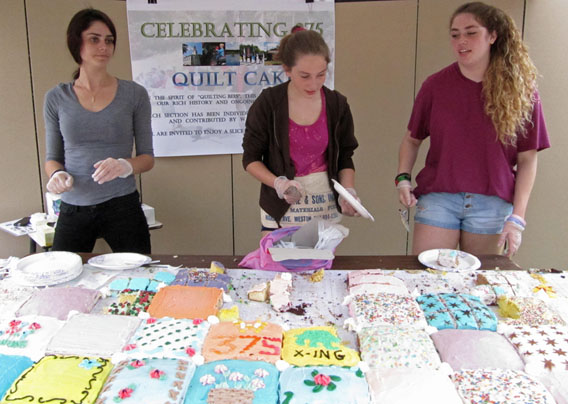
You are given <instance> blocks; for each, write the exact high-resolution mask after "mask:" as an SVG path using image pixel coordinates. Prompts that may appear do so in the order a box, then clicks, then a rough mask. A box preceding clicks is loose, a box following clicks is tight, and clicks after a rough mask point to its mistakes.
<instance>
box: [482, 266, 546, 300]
mask: <svg viewBox="0 0 568 404" xmlns="http://www.w3.org/2000/svg"><path fill="white" fill-rule="evenodd" d="M475 283H476V289H475V292H473V293H472V294H475V295H476V296H480V297H482V300H483V302H484V303H485V304H496V303H497V298H498V297H499V296H507V297H517V296H519V297H530V296H533V294H534V288H535V287H537V286H538V285H539V284H540V282H539V281H538V280H537V279H535V278H533V277H531V276H530V275H529V274H528V273H527V272H523V271H486V272H484V273H480V274H477V279H476V282H475Z"/></svg>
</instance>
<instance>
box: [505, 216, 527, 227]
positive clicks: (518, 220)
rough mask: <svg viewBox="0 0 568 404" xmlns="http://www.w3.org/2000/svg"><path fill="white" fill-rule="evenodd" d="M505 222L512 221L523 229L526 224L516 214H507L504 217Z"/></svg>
mask: <svg viewBox="0 0 568 404" xmlns="http://www.w3.org/2000/svg"><path fill="white" fill-rule="evenodd" d="M505 222H511V223H514V224H516V225H517V226H519V227H521V228H522V230H524V229H525V227H526V226H527V223H526V222H525V221H524V220H523V219H521V218H520V217H519V216H516V215H509V216H507V218H506V219H505Z"/></svg>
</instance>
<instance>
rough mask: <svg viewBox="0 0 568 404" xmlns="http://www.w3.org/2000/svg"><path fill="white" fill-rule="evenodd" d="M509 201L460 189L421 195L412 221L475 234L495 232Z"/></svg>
mask: <svg viewBox="0 0 568 404" xmlns="http://www.w3.org/2000/svg"><path fill="white" fill-rule="evenodd" d="M512 212H513V205H512V204H510V203H509V202H507V201H505V200H503V199H501V198H499V197H498V196H488V195H481V194H471V193H467V192H460V193H457V194H450V193H446V192H433V193H429V194H426V195H421V196H420V197H419V198H418V203H417V204H416V214H415V215H414V221H415V222H416V223H422V224H427V225H430V226H436V227H441V228H444V229H450V230H464V231H467V232H469V233H477V234H499V233H501V232H502V231H503V225H504V223H505V218H506V217H507V216H509V215H510V214H511V213H512Z"/></svg>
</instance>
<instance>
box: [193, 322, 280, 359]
mask: <svg viewBox="0 0 568 404" xmlns="http://www.w3.org/2000/svg"><path fill="white" fill-rule="evenodd" d="M281 347H282V327H280V326H279V325H278V324H273V323H267V322H264V321H231V322H230V321H223V322H220V323H218V324H213V325H212V326H211V328H210V330H209V333H208V334H207V337H206V338H205V342H204V343H203V357H204V358H205V361H206V362H212V361H216V360H222V359H242V360H251V361H265V362H271V363H276V361H278V360H279V359H280V350H281Z"/></svg>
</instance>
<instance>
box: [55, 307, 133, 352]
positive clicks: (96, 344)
mask: <svg viewBox="0 0 568 404" xmlns="http://www.w3.org/2000/svg"><path fill="white" fill-rule="evenodd" d="M139 324H140V319H139V318H137V317H131V316H115V315H111V314H76V315H74V316H72V317H71V318H70V319H69V320H67V322H66V323H65V324H64V325H63V327H62V328H61V329H60V330H59V331H58V332H57V333H56V334H55V336H54V337H53V338H52V339H51V342H50V343H49V345H48V346H47V352H48V353H54V354H63V355H72V354H77V355H85V356H102V357H105V358H110V357H111V356H112V355H113V354H115V353H118V352H120V351H122V347H123V346H124V345H125V344H126V342H127V341H128V340H129V339H130V337H131V336H132V334H134V331H135V330H136V328H137V327H138V325H139Z"/></svg>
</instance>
